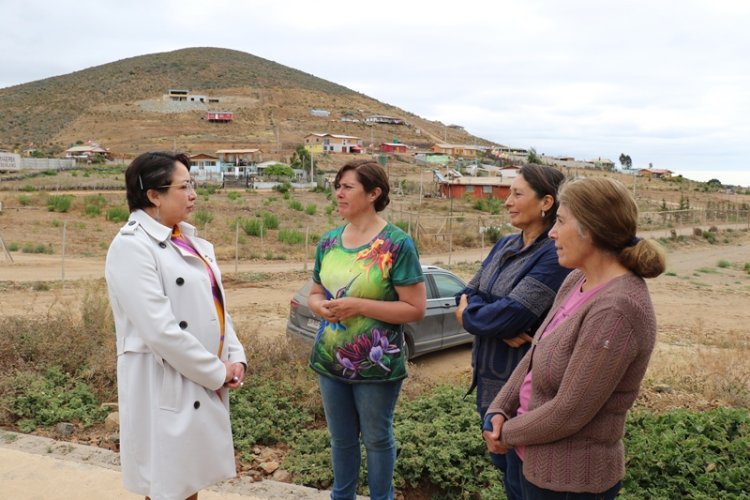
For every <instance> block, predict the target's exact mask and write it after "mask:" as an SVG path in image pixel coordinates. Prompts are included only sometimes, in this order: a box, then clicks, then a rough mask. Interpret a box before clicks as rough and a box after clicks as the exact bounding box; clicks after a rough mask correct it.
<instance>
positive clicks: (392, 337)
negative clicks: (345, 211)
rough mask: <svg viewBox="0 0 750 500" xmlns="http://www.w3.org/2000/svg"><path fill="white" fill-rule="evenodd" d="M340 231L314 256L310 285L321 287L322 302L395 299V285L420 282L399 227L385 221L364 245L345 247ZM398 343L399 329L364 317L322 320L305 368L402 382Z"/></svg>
mask: <svg viewBox="0 0 750 500" xmlns="http://www.w3.org/2000/svg"><path fill="white" fill-rule="evenodd" d="M345 227H346V226H341V227H339V228H336V229H333V230H332V231H329V232H328V233H326V234H325V235H323V237H322V238H321V240H320V242H319V243H318V247H317V251H316V254H315V269H314V271H313V281H315V282H316V283H318V284H320V285H322V286H323V288H325V290H326V298H329V299H330V298H340V297H361V298H367V299H374V300H390V301H396V300H398V294H397V293H396V289H395V287H396V286H409V285H414V284H416V283H420V282H422V281H424V275H423V274H422V267H421V265H420V263H419V255H418V254H417V250H416V248H415V247H414V242H413V241H412V239H411V238H410V237H409V235H407V234H406V233H405V232H403V231H402V230H401V229H399V228H398V227H396V226H394V225H393V224H391V223H388V224H386V226H385V227H384V228H383V230H382V231H380V233H379V234H378V235H377V236H376V237H375V238H374V239H373V240H372V241H370V242H369V243H368V244H366V245H363V246H361V247H357V248H345V247H344V246H343V245H342V243H341V234H342V232H343V231H344V228H345ZM403 344H404V334H403V327H402V325H393V324H390V323H385V322H383V321H379V320H376V319H372V318H368V317H366V316H356V317H353V318H349V319H346V320H343V321H341V322H339V323H329V322H327V321H325V320H322V321H321V324H320V328H319V329H318V334H317V336H316V337H315V343H314V345H313V349H312V354H311V356H310V366H311V367H312V369H313V370H315V371H316V372H318V373H320V374H321V375H324V376H327V377H331V378H336V379H339V380H341V381H346V382H390V381H395V380H401V379H403V378H404V377H406V360H405V359H404V356H403V352H404V349H403Z"/></svg>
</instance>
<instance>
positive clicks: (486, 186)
mask: <svg viewBox="0 0 750 500" xmlns="http://www.w3.org/2000/svg"><path fill="white" fill-rule="evenodd" d="M433 174H434V178H435V182H437V184H438V189H439V191H440V195H441V196H443V197H445V198H462V197H463V196H464V195H467V196H470V197H471V198H475V199H482V198H490V197H493V198H497V199H499V200H504V199H505V198H507V197H508V193H509V192H510V183H511V180H512V179H503V178H502V177H494V176H493V177H474V176H466V175H463V176H455V175H451V176H450V177H446V176H444V175H443V174H442V173H441V172H440V171H439V170H433Z"/></svg>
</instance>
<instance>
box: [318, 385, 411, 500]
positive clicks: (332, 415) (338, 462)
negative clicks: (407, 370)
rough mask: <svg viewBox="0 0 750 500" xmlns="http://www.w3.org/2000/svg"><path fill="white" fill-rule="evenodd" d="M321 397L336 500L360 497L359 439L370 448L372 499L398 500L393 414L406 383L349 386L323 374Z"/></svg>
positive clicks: (368, 461)
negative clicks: (327, 433)
mask: <svg viewBox="0 0 750 500" xmlns="http://www.w3.org/2000/svg"><path fill="white" fill-rule="evenodd" d="M319 382H320V394H321V396H322V397H323V408H324V409H325V413H326V421H327V422H328V432H329V433H330V435H331V458H332V460H333V488H332V492H331V499H332V500H351V499H354V498H356V495H357V481H358V480H359V466H360V463H361V461H362V456H361V454H360V445H359V442H360V436H361V437H362V441H363V442H364V444H365V449H366V450H367V484H368V486H369V487H370V498H371V499H372V500H392V499H393V494H394V490H393V470H394V469H395V467H396V440H395V438H394V437H393V412H394V410H395V408H396V401H397V400H398V395H399V393H400V392H401V381H400V380H399V381H397V382H386V383H369V384H368V383H364V384H363V383H359V384H347V383H344V382H339V381H338V380H334V379H331V378H328V377H324V376H320V377H319Z"/></svg>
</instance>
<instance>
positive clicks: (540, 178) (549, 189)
mask: <svg viewBox="0 0 750 500" xmlns="http://www.w3.org/2000/svg"><path fill="white" fill-rule="evenodd" d="M518 175H521V176H523V178H524V180H525V181H526V182H528V183H529V186H531V189H533V190H534V192H535V193H536V196H537V198H539V199H542V198H544V197H545V196H547V195H550V196H551V197H552V200H553V204H552V208H550V209H549V210H547V211H546V212H545V213H544V217H542V220H543V221H544V222H545V223H546V224H549V225H552V224H554V223H555V218H556V217H557V207H559V206H560V200H559V199H558V196H557V191H558V190H559V189H560V185H561V184H562V183H563V181H564V180H565V175H563V173H562V172H560V171H559V170H555V169H554V168H552V167H548V166H546V165H535V164H530V165H526V166H524V167H521V170H519V171H518Z"/></svg>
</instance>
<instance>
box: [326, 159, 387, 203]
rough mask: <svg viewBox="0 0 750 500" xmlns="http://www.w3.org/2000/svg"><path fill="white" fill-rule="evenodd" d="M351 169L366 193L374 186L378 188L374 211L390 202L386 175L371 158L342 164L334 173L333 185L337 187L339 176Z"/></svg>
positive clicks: (372, 189)
mask: <svg viewBox="0 0 750 500" xmlns="http://www.w3.org/2000/svg"><path fill="white" fill-rule="evenodd" d="M350 170H353V171H354V173H356V174H357V180H358V181H359V182H360V183H361V184H362V186H364V188H365V192H366V193H372V192H373V191H375V188H380V196H378V199H377V200H375V211H376V212H382V211H383V210H385V207H387V206H388V204H389V203H390V202H391V199H390V198H389V197H388V193H389V192H390V191H391V188H390V186H389V185H388V175H387V174H386V173H385V170H383V167H381V166H380V165H379V164H378V162H376V161H373V160H352V161H350V162H347V163H345V164H344V166H342V167H341V168H340V169H339V171H338V172H337V173H336V179H334V181H333V187H334V188H336V189H338V188H339V186H340V185H341V178H342V177H343V176H344V174H345V173H347V172H348V171H350Z"/></svg>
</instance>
